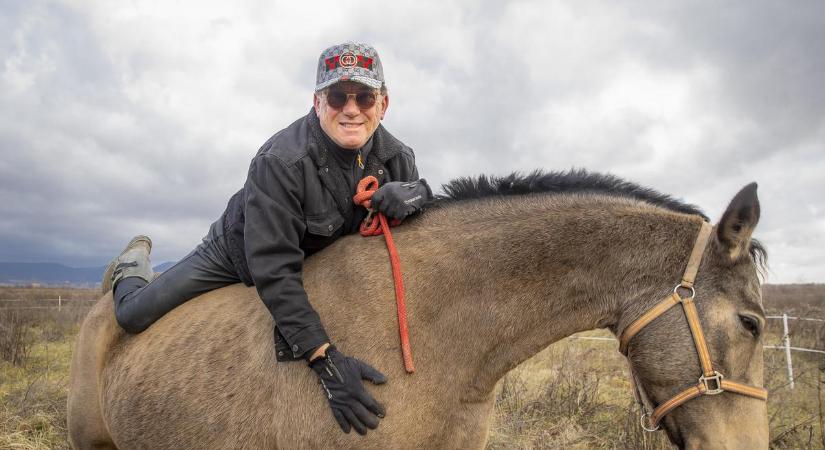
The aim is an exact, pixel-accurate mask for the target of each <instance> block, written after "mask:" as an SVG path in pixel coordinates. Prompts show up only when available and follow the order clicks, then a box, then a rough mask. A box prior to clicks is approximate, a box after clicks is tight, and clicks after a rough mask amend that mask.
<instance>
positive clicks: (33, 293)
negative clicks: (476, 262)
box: [0, 285, 825, 450]
mask: <svg viewBox="0 0 825 450" xmlns="http://www.w3.org/2000/svg"><path fill="white" fill-rule="evenodd" d="M58 296H60V298H61V299H62V306H61V308H60V309H59V310H58V308H57V300H56V299H57V298H58ZM97 296H98V293H97V292H96V291H94V290H82V289H62V288H61V289H58V288H27V289H23V288H0V449H24V450H25V449H64V448H68V444H67V442H66V409H65V408H66V407H65V403H66V387H67V382H68V366H69V360H70V356H71V351H72V345H73V343H74V337H75V335H76V333H77V329H78V327H79V324H80V322H81V321H82V319H83V316H84V315H85V313H86V311H88V308H89V305H90V304H91V302H92V301H94V299H96V298H97ZM764 297H765V304H766V308H767V310H768V313H769V314H776V313H781V312H786V313H789V314H790V315H799V316H806V317H817V318H825V285H777V286H771V285H768V286H765V288H764ZM790 331H791V340H792V345H793V346H797V347H806V348H815V349H820V350H822V349H825V324H823V323H822V322H804V321H792V322H791V324H790ZM782 334H783V331H782V324H781V321H780V320H769V327H768V330H767V336H766V342H765V344H767V345H781V341H782ZM584 335H585V336H608V335H607V334H605V333H604V332H600V331H594V332H590V333H585V334H584ZM616 347H617V345H616V343H615V342H610V341H591V340H580V339H565V340H564V341H561V342H558V343H556V344H554V345H552V346H551V347H549V348H548V349H546V350H545V351H543V352H541V353H540V354H538V355H536V356H535V357H534V358H532V359H530V360H529V361H527V362H525V363H524V364H522V365H521V366H519V367H518V368H517V369H516V370H514V371H513V372H511V373H510V374H509V375H507V377H506V378H505V379H504V381H503V382H502V384H501V390H500V392H499V394H498V402H497V407H496V413H495V414H496V417H495V423H494V426H493V429H492V431H491V435H490V440H489V444H488V448H490V449H591V448H599V449H628V448H631V449H667V448H670V446H669V444H668V443H667V441H666V439H665V437H664V436H663V434H662V433H654V434H649V433H643V432H642V431H641V430H640V428H639V426H638V412H637V411H636V409H635V406H634V404H633V395H632V393H631V388H630V384H629V381H628V378H627V372H626V366H625V362H624V360H623V358H622V357H621V356H620V355H619V353H618V352H617V350H616ZM765 365H766V380H765V381H766V385H767V387H768V389H769V390H770V401H769V405H768V406H769V414H770V424H771V439H772V448H777V449H785V448H788V449H807V448H825V433H823V427H825V423H823V404H822V402H823V399H825V396H823V393H822V388H823V382H825V358H823V355H821V354H814V353H802V352H794V353H793V367H794V372H795V382H796V383H795V384H796V385H795V388H794V389H793V390H791V389H790V388H789V385H788V378H787V373H786V360H785V353H784V351H782V350H771V349H766V350H765Z"/></svg>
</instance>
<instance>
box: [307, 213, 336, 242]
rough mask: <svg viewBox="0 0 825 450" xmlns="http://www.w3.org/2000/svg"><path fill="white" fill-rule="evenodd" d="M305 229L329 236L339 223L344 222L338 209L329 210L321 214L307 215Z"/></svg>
mask: <svg viewBox="0 0 825 450" xmlns="http://www.w3.org/2000/svg"><path fill="white" fill-rule="evenodd" d="M306 220H307V231H308V232H309V233H310V234H314V235H316V236H325V237H329V236H332V235H333V234H335V232H336V231H338V229H339V228H341V225H343V224H344V218H343V217H342V216H341V214H339V213H338V211H334V212H330V213H329V214H325V215H323V216H307V218H306Z"/></svg>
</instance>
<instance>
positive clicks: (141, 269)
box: [101, 235, 154, 294]
mask: <svg viewBox="0 0 825 450" xmlns="http://www.w3.org/2000/svg"><path fill="white" fill-rule="evenodd" d="M151 252H152V240H151V239H149V237H148V236H143V235H140V236H135V237H133V238H132V240H131V241H129V245H127V246H126V248H124V249H123V251H122V252H120V255H118V256H117V257H116V258H114V259H113V260H112V261H111V262H109V265H108V266H106V270H105V271H104V272H103V280H102V282H101V290H102V291H103V293H104V294H105V293H107V292H109V291H110V290H112V289H114V286H115V285H116V284H117V282H118V281H120V280H121V279H123V278H126V277H140V278H143V279H144V280H146V281H147V282H148V281H152V278H153V277H154V271H153V270H152V266H151V264H150V263H149V254H150V253H151Z"/></svg>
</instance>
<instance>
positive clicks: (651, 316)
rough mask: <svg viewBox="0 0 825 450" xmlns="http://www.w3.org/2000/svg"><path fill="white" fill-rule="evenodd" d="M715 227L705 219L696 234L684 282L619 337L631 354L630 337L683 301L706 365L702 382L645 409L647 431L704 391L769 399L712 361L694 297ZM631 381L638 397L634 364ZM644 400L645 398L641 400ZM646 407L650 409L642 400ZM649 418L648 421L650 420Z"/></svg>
mask: <svg viewBox="0 0 825 450" xmlns="http://www.w3.org/2000/svg"><path fill="white" fill-rule="evenodd" d="M712 230H713V227H712V226H711V225H710V224H708V223H707V222H704V221H703V222H702V228H701V229H700V230H699V235H698V236H697V238H696V243H695V244H694V245H693V251H692V252H691V254H690V259H688V264H687V268H686V269H685V273H684V275H683V276H682V282H681V283H679V284H678V285H677V286H676V287H675V288H674V289H673V294H671V295H669V296H668V297H667V298H665V299H664V300H662V301H661V302H659V303H658V304H657V305H655V306H654V307H653V308H651V309H650V310H648V311H647V312H646V313H644V314H643V315H642V316H641V317H639V318H638V319H636V321H634V322H633V323H631V324H630V325H629V326H628V327H627V328H625V329H624V331H623V332H622V335H621V338H620V339H619V351H621V352H622V354H623V355H625V356H627V346H628V344H629V343H630V340H631V339H632V338H633V336H635V335H636V334H637V333H639V331H641V330H642V328H644V327H645V326H646V325H648V324H649V323H650V322H652V321H654V320H655V319H656V318H657V317H659V316H661V315H662V314H664V313H665V312H666V311H668V310H669V309H670V308H672V307H673V306H676V305H679V304H681V305H682V309H683V310H684V312H685V317H686V318H687V322H688V326H689V327H690V332H691V334H692V335H693V343H694V345H695V346H696V353H698V354H699V362H700V363H701V365H702V375H701V376H700V377H699V382H698V383H697V384H695V385H693V386H691V387H689V388H687V389H685V390H683V391H681V392H679V393H678V394H676V395H674V396H673V397H671V398H670V399H669V400H667V401H666V402H664V403H662V404H660V405H659V406H657V407H656V408H655V409H654V410H653V412H652V413H649V412H644V413H643V414H642V417H641V422H642V428H644V429H645V430H646V431H656V430H658V429H659V422H660V421H661V420H662V418H663V417H664V416H665V415H666V414H667V413H669V412H670V411H672V410H673V409H675V408H676V407H678V406H681V405H682V404H684V403H685V402H687V401H688V400H692V399H694V398H697V397H700V396H702V395H715V394H720V393H722V392H724V391H728V392H733V393H736V394H741V395H745V396H748V397H753V398H757V399H759V400H764V401H767V400H768V391H767V390H765V389H764V388H761V387H757V386H750V385H747V384H742V383H737V382H734V381H730V380H726V379H725V376H724V375H722V374H721V373H719V372H718V371H716V370H714V369H713V365H712V364H711V358H710V352H708V345H707V342H706V341H705V334H704V333H703V332H702V325H701V324H700V322H699V314H698V312H697V310H696V304H695V303H694V301H693V298H694V297H695V296H696V290H695V289H694V287H693V281H694V279H695V278H696V272H698V271H699V263H700V262H701V261H702V254H703V253H704V251H705V247H706V246H707V244H708V239H709V238H710V235H711V231H712ZM680 288H682V289H684V290H686V291H689V292H690V297H685V298H683V297H681V296H680V295H679V290H680ZM630 373H631V381H632V383H633V386H634V388H635V389H636V395H637V398H639V384H638V383H637V381H636V377H635V375H634V374H633V369H632V367H631V370H630ZM640 403H641V402H640ZM642 407H643V410H646V408H645V407H644V404H642ZM646 422H647V423H646Z"/></svg>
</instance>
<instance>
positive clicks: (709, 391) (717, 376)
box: [699, 370, 725, 395]
mask: <svg viewBox="0 0 825 450" xmlns="http://www.w3.org/2000/svg"><path fill="white" fill-rule="evenodd" d="M724 378H725V376H724V375H722V374H721V373H719V372H717V371H715V370H714V371H713V375H711V376H709V377H706V376H704V375H702V376H701V377H699V383H701V384H702V385H703V386H704V387H705V392H703V393H702V394H704V395H716V394H721V393H722V392H725V390H724V389H722V380H723V379H724ZM709 381H710V382H712V383H715V387H713V388H711V386H710V384H708V382H709Z"/></svg>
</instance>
